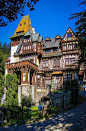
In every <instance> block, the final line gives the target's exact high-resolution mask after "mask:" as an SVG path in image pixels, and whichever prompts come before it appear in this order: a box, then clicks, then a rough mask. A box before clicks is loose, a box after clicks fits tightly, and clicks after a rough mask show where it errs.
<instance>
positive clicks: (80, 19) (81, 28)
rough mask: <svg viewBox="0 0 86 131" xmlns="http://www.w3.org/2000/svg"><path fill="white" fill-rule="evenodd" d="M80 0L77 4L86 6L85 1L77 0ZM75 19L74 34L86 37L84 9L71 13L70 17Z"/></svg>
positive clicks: (85, 14) (85, 12) (85, 11)
mask: <svg viewBox="0 0 86 131" xmlns="http://www.w3.org/2000/svg"><path fill="white" fill-rule="evenodd" d="M78 1H82V2H81V3H80V4H79V5H85V6H86V1H85V0H78ZM73 18H75V19H77V21H76V23H75V25H76V30H77V32H76V34H77V36H79V37H81V36H82V37H83V38H85V39H86V9H85V10H84V11H82V12H78V13H74V14H72V15H71V17H70V18H69V20H70V19H73Z"/></svg>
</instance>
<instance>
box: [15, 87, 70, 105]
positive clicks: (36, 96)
mask: <svg viewBox="0 0 86 131" xmlns="http://www.w3.org/2000/svg"><path fill="white" fill-rule="evenodd" d="M36 89H37V88H36V86H34V85H28V84H27V85H20V86H18V101H19V105H21V94H23V95H25V96H29V94H31V95H32V99H33V102H34V103H35V104H36V105H39V100H41V98H42V97H43V96H49V97H50V99H51V106H52V107H60V106H63V92H51V93H50V94H48V92H47V91H46V92H37V91H36ZM70 99H71V92H67V93H65V94H64V106H66V105H69V103H70Z"/></svg>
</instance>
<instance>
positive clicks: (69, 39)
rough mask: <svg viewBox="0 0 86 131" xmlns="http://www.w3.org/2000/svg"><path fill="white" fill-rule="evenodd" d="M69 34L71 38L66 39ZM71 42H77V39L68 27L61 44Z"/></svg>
mask: <svg viewBox="0 0 86 131" xmlns="http://www.w3.org/2000/svg"><path fill="white" fill-rule="evenodd" d="M69 33H71V34H72V36H71V37H68V34H69ZM73 40H78V38H76V36H75V33H74V32H73V31H72V29H71V28H70V27H69V28H68V30H67V31H66V33H65V35H64V37H63V39H62V41H61V42H65V41H73Z"/></svg>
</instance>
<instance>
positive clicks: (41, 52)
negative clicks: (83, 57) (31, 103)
mask: <svg viewBox="0 0 86 131" xmlns="http://www.w3.org/2000/svg"><path fill="white" fill-rule="evenodd" d="M10 39H11V52H10V57H9V58H8V60H6V61H5V63H6V71H5V75H6V74H8V73H12V74H14V73H16V74H17V76H18V79H19V80H20V81H19V85H21V86H25V85H26V86H28V85H35V86H36V87H37V90H41V89H46V88H47V85H51V89H52V90H54V89H62V88H63V82H64V81H66V80H70V81H71V80H73V79H78V75H79V76H80V78H81V79H82V76H83V71H82V70H81V72H80V73H79V74H78V64H77V63H76V62H77V61H78V59H79V47H78V38H76V36H75V34H74V32H73V31H72V29H71V28H70V27H69V28H68V30H67V31H66V33H65V35H64V36H59V35H57V36H56V37H55V38H49V37H48V36H47V37H46V39H44V40H43V37H42V36H40V33H35V29H34V28H32V26H31V22H30V18H29V16H28V15H27V16H23V17H22V19H21V21H20V23H19V25H18V27H17V29H16V31H15V33H14V35H13V36H11V37H10Z"/></svg>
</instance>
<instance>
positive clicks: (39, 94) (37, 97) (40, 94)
mask: <svg viewBox="0 0 86 131" xmlns="http://www.w3.org/2000/svg"><path fill="white" fill-rule="evenodd" d="M43 96H46V92H35V93H34V102H35V104H36V105H39V100H41V98H42V97H43Z"/></svg>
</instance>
